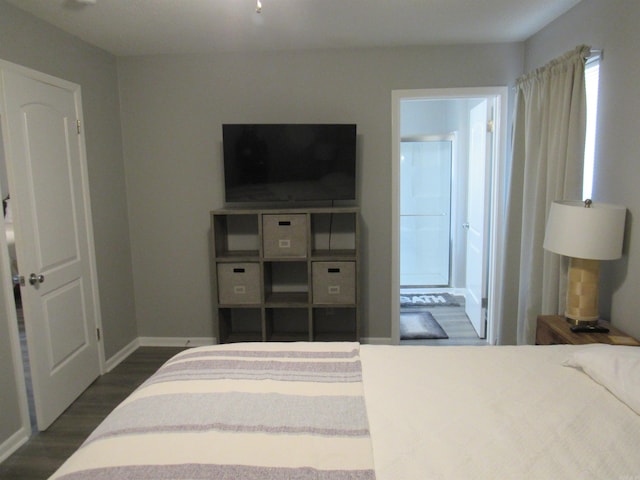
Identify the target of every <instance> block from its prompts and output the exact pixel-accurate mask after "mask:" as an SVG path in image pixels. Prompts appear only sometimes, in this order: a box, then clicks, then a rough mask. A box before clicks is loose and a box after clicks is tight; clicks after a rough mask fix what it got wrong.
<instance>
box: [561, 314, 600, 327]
mask: <svg viewBox="0 0 640 480" xmlns="http://www.w3.org/2000/svg"><path fill="white" fill-rule="evenodd" d="M564 318H565V319H566V320H567V322H568V323H570V324H571V325H573V326H574V327H594V326H596V325H598V320H599V319H598V318H596V319H595V320H582V319H576V318H571V317H569V316H567V314H566V313H565V317H564Z"/></svg>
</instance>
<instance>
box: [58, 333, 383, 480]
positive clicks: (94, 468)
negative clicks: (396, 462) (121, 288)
mask: <svg viewBox="0 0 640 480" xmlns="http://www.w3.org/2000/svg"><path fill="white" fill-rule="evenodd" d="M130 478H135V479H165V478H166V479H169V478H171V479H209V478H221V479H222V478H224V479H243V480H253V479H256V480H257V479H326V480H332V479H367V480H368V479H374V478H375V474H374V470H373V457H372V448H371V439H370V436H369V426H368V421H367V415H366V410H365V403H364V398H363V385H362V371H361V364H360V357H359V345H358V344H357V343H347V342H340V343H264V344H263V343H258V344H248V343H245V344H231V345H217V346H211V347H200V348H196V349H192V350H187V351H184V352H182V353H180V354H178V355H177V356H175V357H174V358H172V359H171V360H169V361H168V362H167V363H166V364H165V365H164V366H163V367H161V368H160V369H159V370H158V372H156V373H155V374H154V375H153V376H152V377H151V378H149V379H148V380H147V382H145V383H144V384H143V385H142V386H141V387H140V388H138V389H137V390H136V391H135V392H134V393H133V394H132V395H131V396H130V397H129V398H127V399H126V400H125V401H124V402H123V403H122V404H120V405H119V406H118V407H117V408H116V409H115V410H114V411H113V412H112V413H111V414H110V415H109V416H108V417H107V418H106V419H105V421H104V422H103V423H102V424H101V425H100V426H99V427H98V428H97V429H96V430H95V431H94V432H93V433H92V434H91V436H90V437H89V438H88V439H87V440H86V441H85V443H84V444H83V445H82V446H81V447H80V449H79V450H78V451H77V452H76V453H75V454H74V455H73V456H72V457H71V458H70V459H69V460H67V462H66V463H65V464H64V465H63V466H62V467H61V468H60V469H59V470H58V471H57V472H56V473H55V474H54V475H53V476H52V477H51V479H61V480H80V479H91V480H102V479H119V480H120V479H130Z"/></svg>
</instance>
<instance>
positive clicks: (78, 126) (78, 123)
mask: <svg viewBox="0 0 640 480" xmlns="http://www.w3.org/2000/svg"><path fill="white" fill-rule="evenodd" d="M76 128H77V130H78V135H80V120H76Z"/></svg>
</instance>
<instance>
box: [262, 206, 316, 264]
mask: <svg viewBox="0 0 640 480" xmlns="http://www.w3.org/2000/svg"><path fill="white" fill-rule="evenodd" d="M262 237H263V249H264V258H282V257H296V258H306V256H307V216H306V215H304V214H293V215H277V214H268V215H263V216H262Z"/></svg>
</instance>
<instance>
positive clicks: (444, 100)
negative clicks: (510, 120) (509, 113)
mask: <svg viewBox="0 0 640 480" xmlns="http://www.w3.org/2000/svg"><path fill="white" fill-rule="evenodd" d="M507 93H508V92H507V88H506V87H487V88H484V87H480V88H463V89H437V90H402V91H394V92H392V114H393V119H392V120H393V121H392V125H393V132H392V139H393V166H392V207H393V208H392V212H393V215H392V216H393V218H392V230H393V239H392V288H393V291H392V312H391V313H392V332H391V333H392V342H393V343H396V344H397V343H399V341H400V300H401V298H402V300H405V301H406V295H404V294H403V295H401V293H400V292H401V289H402V291H403V292H408V291H412V292H422V293H435V292H438V293H448V294H451V295H454V296H455V297H456V298H458V299H462V302H461V303H463V309H462V312H463V317H465V316H466V317H467V319H468V320H469V322H470V323H471V326H472V327H473V328H472V329H471V331H472V332H474V331H475V334H476V335H477V338H479V339H485V338H486V343H489V344H493V343H495V338H494V337H495V333H494V330H495V329H494V325H493V324H494V318H495V317H496V312H497V305H498V298H497V295H495V293H496V292H498V291H499V289H498V282H499V279H498V276H497V275H495V273H494V272H498V271H499V265H500V262H501V255H500V252H499V249H498V243H499V242H498V240H499V238H501V237H500V235H501V233H500V232H501V222H500V219H501V218H502V217H501V216H502V212H503V208H504V205H503V201H502V195H503V188H502V186H503V185H504V170H505V169H504V163H505V161H504V159H505V157H506V141H505V137H504V132H503V130H504V127H503V125H505V124H506V99H507ZM453 341H455V339H453ZM481 343H485V341H484V340H483V341H482V342H481Z"/></svg>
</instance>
